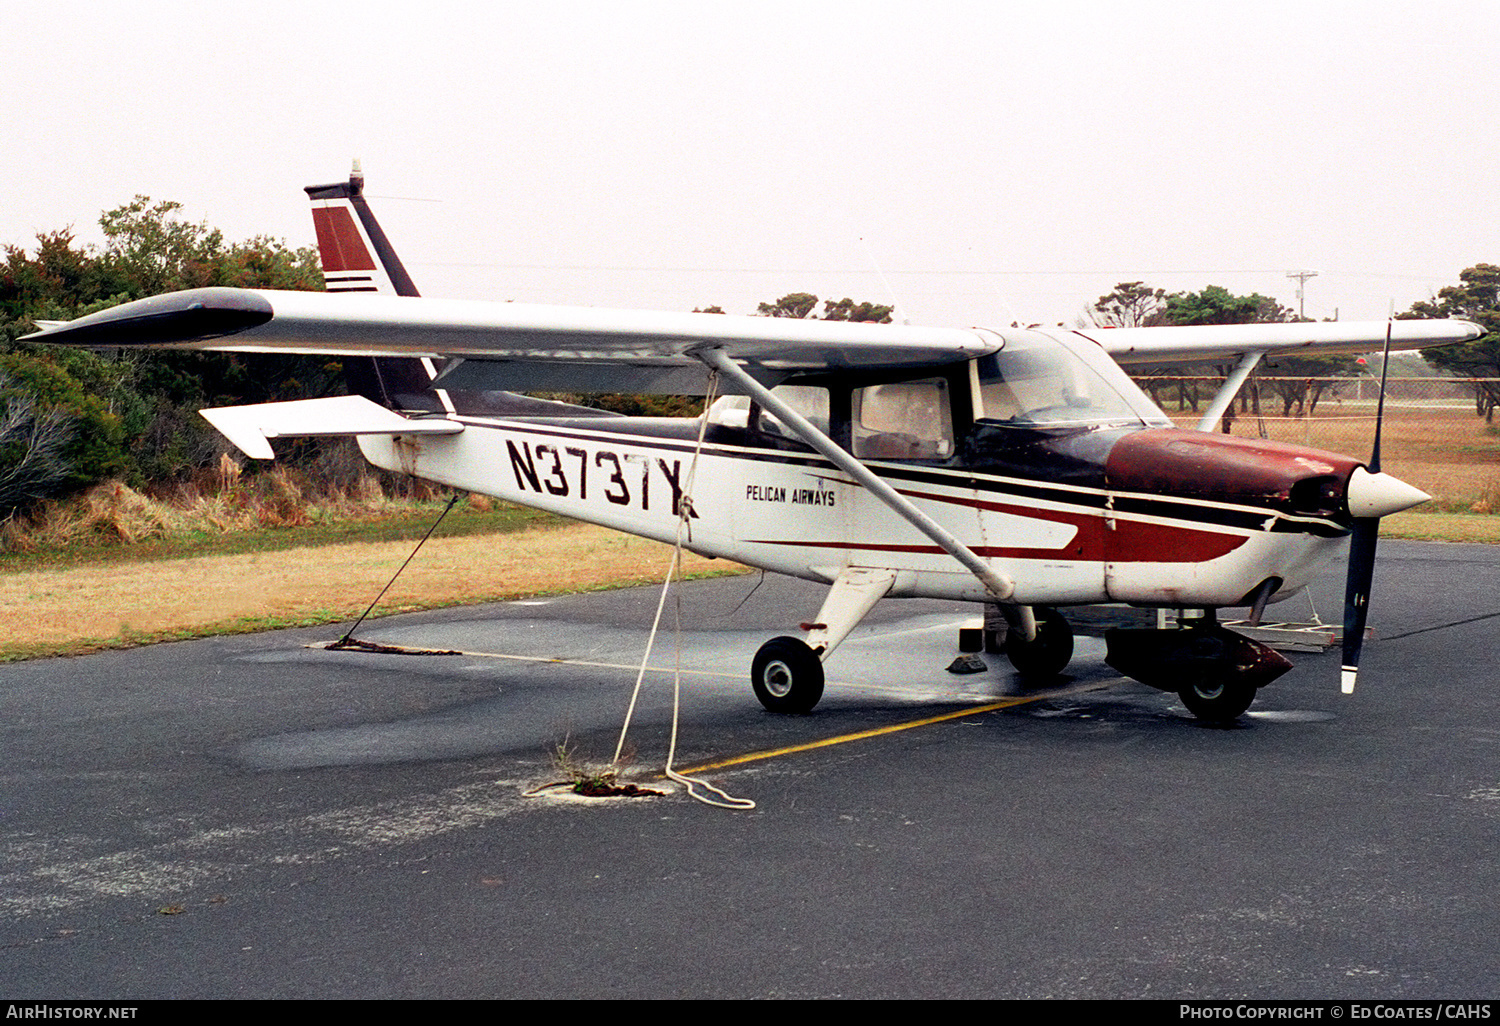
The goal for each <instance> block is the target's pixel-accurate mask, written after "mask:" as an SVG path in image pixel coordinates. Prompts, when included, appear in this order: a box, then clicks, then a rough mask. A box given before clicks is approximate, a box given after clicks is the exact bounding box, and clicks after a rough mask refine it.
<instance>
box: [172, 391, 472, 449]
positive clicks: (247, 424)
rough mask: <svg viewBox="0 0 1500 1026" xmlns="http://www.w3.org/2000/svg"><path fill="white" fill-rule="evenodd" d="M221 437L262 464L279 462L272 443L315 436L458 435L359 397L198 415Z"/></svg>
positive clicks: (448, 426) (447, 423)
mask: <svg viewBox="0 0 1500 1026" xmlns="http://www.w3.org/2000/svg"><path fill="white" fill-rule="evenodd" d="M198 412H199V413H200V414H201V415H202V416H203V418H204V419H205V420H207V421H208V422H209V423H210V424H212V425H213V426H214V427H216V428H217V429H218V430H219V433H220V434H222V435H223V436H224V437H225V438H227V439H229V440H230V441H231V442H233V443H234V444H235V445H236V446H238V447H239V449H240V450H241V451H242V452H243V453H244V454H245V455H246V456H249V457H251V458H253V459H257V460H269V459H274V458H275V453H273V452H272V451H271V443H270V441H269V440H270V439H272V438H292V437H306V436H315V435H456V434H458V433H459V432H460V431H462V430H463V429H464V426H463V425H462V424H459V423H457V422H456V421H451V420H441V419H433V420H408V419H407V418H406V417H403V416H401V415H400V414H399V413H393V412H391V411H390V410H388V409H386V408H385V407H384V406H381V405H379V404H377V403H372V402H371V401H370V400H368V399H366V398H364V397H363V396H358V395H341V396H336V397H333V398H329V399H299V400H295V401H293V402H287V403H259V404H256V405H254V406H217V407H212V408H210V409H206V410H199V411H198Z"/></svg>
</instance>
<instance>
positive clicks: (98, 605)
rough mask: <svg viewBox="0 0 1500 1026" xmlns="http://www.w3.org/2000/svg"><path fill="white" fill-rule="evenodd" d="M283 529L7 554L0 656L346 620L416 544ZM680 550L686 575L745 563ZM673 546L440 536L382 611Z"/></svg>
mask: <svg viewBox="0 0 1500 1026" xmlns="http://www.w3.org/2000/svg"><path fill="white" fill-rule="evenodd" d="M431 519H432V518H431V516H429V517H428V524H430V523H431ZM426 526H427V525H426V524H424V525H423V528H424V530H425V528H426ZM259 533H261V534H268V533H269V532H259ZM279 535H280V537H279V539H271V540H269V541H268V540H267V539H264V538H263V539H262V543H263V544H261V545H260V546H258V547H255V548H253V549H251V550H249V551H240V552H231V553H228V554H204V553H198V554H194V553H192V552H178V553H173V554H171V555H169V556H166V557H156V558H151V557H146V558H129V557H121V556H120V555H118V554H116V555H115V556H113V557H112V558H97V559H92V560H89V559H77V560H74V561H72V562H69V563H65V564H57V563H53V564H48V563H46V562H44V561H41V562H37V563H36V565H32V566H29V567H23V565H22V562H23V561H20V560H16V559H12V560H10V568H9V572H7V573H3V574H0V609H5V610H7V611H8V615H6V616H5V617H3V618H0V660H14V659H26V658H32V657H36V656H44V655H61V654H77V653H81V652H89V651H96V650H100V649H106V648H123V647H129V646H132V645H138V644H144V643H148V642H153V641H166V640H173V639H182V638H194V637H205V636H209V635H215V634H234V633H240V632H244V631H252V630H266V629H270V628H274V627H287V626H298V625H312V624H321V623H337V622H340V621H346V620H352V619H353V618H355V617H357V616H358V615H359V614H360V613H362V612H364V610H365V607H367V606H368V605H369V604H370V602H371V601H373V600H374V598H375V596H376V595H377V594H379V592H380V589H381V588H383V587H384V586H385V584H386V582H387V581H388V580H390V578H391V575H392V574H394V573H396V571H397V570H398V569H399V568H400V566H401V564H402V562H403V561H404V560H405V559H406V558H407V557H408V556H409V555H411V552H412V548H413V545H414V542H413V541H412V540H410V539H405V538H401V539H397V540H376V541H343V542H338V543H335V544H318V543H316V542H313V543H312V544H311V545H310V546H304V545H297V546H295V547H277V546H276V545H275V544H274V542H276V541H277V540H279V541H280V542H283V543H284V542H286V541H287V540H289V538H294V537H296V532H290V533H289V532H286V531H282V532H279ZM118 548H121V549H123V548H128V547H125V546H120V547H118ZM684 556H685V559H684V564H683V566H684V576H699V577H701V576H705V575H710V574H720V573H740V572H743V571H744V568H743V567H740V566H738V565H736V564H733V563H726V562H724V561H722V560H708V559H704V558H703V557H701V556H694V555H693V554H691V553H685V554H684ZM670 559H671V548H670V547H669V546H665V545H661V544H658V543H656V542H651V541H646V540H644V539H641V538H634V537H631V536H629V535H623V534H619V533H617V532H614V531H608V530H605V529H604V528H600V527H593V526H590V525H586V524H577V523H572V522H566V521H561V520H558V519H556V518H549V521H548V523H545V524H542V525H534V526H526V527H521V528H519V529H517V530H508V531H503V532H498V533H495V532H491V533H484V534H473V533H456V534H452V535H450V536H448V537H434V538H433V539H432V540H430V541H429V542H427V543H426V544H425V545H424V546H423V547H422V549H421V551H420V552H419V553H418V555H417V557H416V558H415V559H413V560H412V563H411V565H410V566H409V567H408V568H407V569H406V570H405V571H404V572H403V573H402V574H401V576H400V577H399V578H397V581H396V583H395V584H394V585H392V587H391V590H390V591H389V592H387V593H386V595H385V597H384V598H383V599H382V600H381V602H380V605H379V606H378V607H377V608H376V615H388V614H391V613H397V612H405V611H410V610H414V609H435V608H439V607H442V606H451V605H462V604H468V603H474V602H489V601H499V600H505V599H515V598H521V597H524V596H531V595H548V594H560V593H566V592H578V591H589V590H594V589H598V588H613V587H621V586H624V585H631V584H648V583H654V582H659V581H661V580H663V579H664V578H665V577H666V573H667V568H668V565H669V562H670ZM332 637H333V636H331V637H330V640H332Z"/></svg>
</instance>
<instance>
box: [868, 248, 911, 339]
mask: <svg viewBox="0 0 1500 1026" xmlns="http://www.w3.org/2000/svg"><path fill="white" fill-rule="evenodd" d="M859 241H860V242H862V243H863V244H864V247H865V255H866V256H868V257H869V258H870V265H871V266H872V267H874V268H875V274H876V276H877V277H879V278H880V287H881V288H882V289H884V290H885V294H886V295H888V296H890V297H891V320H892V321H894V322H896V323H897V324H911V318H909V317H907V316H906V306H905V304H903V303H902V302H901V300H899V299H897V298H896V290H895V289H893V288H891V283H890V282H889V281H887V280H886V277H885V272H884V271H882V270H881V269H880V261H879V260H876V259H875V249H874V247H872V246H871V245H870V240H869V239H867V238H865V237H864V236H863V235H861V236H860V237H859Z"/></svg>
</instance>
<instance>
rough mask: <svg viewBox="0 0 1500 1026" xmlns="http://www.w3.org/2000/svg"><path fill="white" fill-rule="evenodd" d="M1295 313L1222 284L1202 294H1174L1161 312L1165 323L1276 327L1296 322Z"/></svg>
mask: <svg viewBox="0 0 1500 1026" xmlns="http://www.w3.org/2000/svg"><path fill="white" fill-rule="evenodd" d="M1296 319H1297V318H1296V315H1295V314H1294V313H1293V311H1292V310H1290V309H1288V308H1287V307H1284V306H1282V305H1281V304H1280V303H1278V302H1276V300H1274V299H1272V298H1271V297H1270V296H1263V295H1261V294H1260V293H1259V292H1252V293H1250V295H1248V296H1236V295H1234V294H1232V293H1231V292H1230V291H1229V290H1228V289H1226V288H1224V287H1223V286H1222V285H1209V286H1208V287H1206V288H1205V289H1204V290H1203V291H1202V292H1174V293H1172V294H1171V295H1170V296H1167V297H1166V303H1165V306H1164V307H1163V308H1162V311H1161V323H1163V324H1276V323H1281V322H1284V321H1295V320H1296Z"/></svg>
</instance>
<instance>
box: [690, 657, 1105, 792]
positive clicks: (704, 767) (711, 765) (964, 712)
mask: <svg viewBox="0 0 1500 1026" xmlns="http://www.w3.org/2000/svg"><path fill="white" fill-rule="evenodd" d="M1117 683H1119V681H1115V680H1111V681H1104V682H1103V683H1099V684H1083V685H1080V686H1079V687H1076V688H1064V689H1062V690H1060V691H1039V692H1036V693H1035V694H1030V695H1017V696H1015V697H1013V698H1002V699H1001V700H1000V701H998V702H986V703H985V704H983V705H972V706H969V707H968V708H967V709H958V710H955V711H953V712H946V713H940V714H939V715H937V716H924V717H922V718H921V719H920V720H907V721H906V722H904V723H892V724H890V725H889V726H885V727H871V728H870V729H869V730H860V731H856V732H854V733H853V734H840V735H839V736H838V737H827V738H823V739H822V740H821V741H808V742H807V743H805V744H800V745H788V746H787V747H785V748H772V749H769V750H767V751H764V752H747V753H745V754H744V755H731V756H730V757H729V758H727V759H715V760H714V761H712V762H700V763H698V764H697V765H696V766H687V767H673V770H674V771H675V772H677V773H685V774H692V773H706V772H707V771H709V770H716V769H723V768H724V767H726V766H739V765H741V764H743V763H747V762H759V761H761V760H763V759H775V758H778V757H779V756H783V755H794V754H796V753H797V752H810V751H812V750H813V749H815V748H829V747H832V746H833V745H842V744H847V743H849V742H850V741H863V740H865V739H867V738H872V737H879V736H881V735H882V734H895V733H898V732H899V731H903V730H913V729H915V728H917V727H926V726H930V725H932V724H934V723H943V722H945V721H947V720H961V719H963V718H964V717H965V716H977V715H979V714H980V713H988V712H995V711H997V710H999V709H1011V708H1014V707H1015V706H1018V705H1026V704H1027V703H1029V702H1040V701H1041V700H1042V699H1044V698H1060V697H1063V696H1065V695H1081V694H1083V693H1085V692H1088V691H1102V690H1103V689H1104V688H1108V687H1113V686H1114V685H1115V684H1117Z"/></svg>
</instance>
